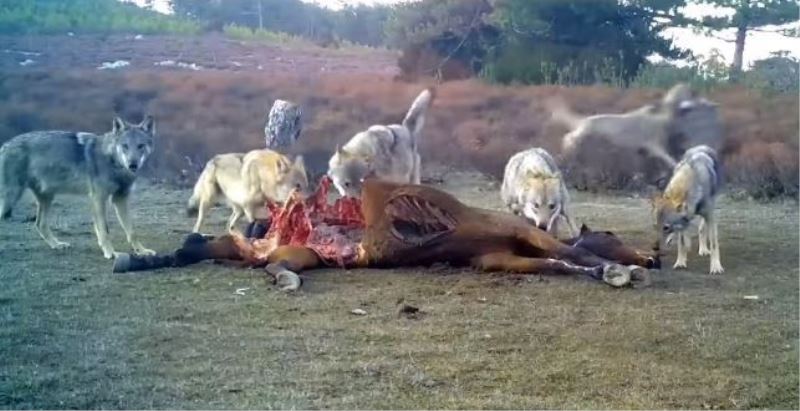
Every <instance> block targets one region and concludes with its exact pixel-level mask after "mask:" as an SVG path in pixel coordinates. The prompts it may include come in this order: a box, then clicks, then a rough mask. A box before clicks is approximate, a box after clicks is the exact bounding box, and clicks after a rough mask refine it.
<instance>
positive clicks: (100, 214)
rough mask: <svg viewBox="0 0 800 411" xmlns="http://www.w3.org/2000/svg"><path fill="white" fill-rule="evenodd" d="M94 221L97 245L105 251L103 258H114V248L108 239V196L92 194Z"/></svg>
mask: <svg viewBox="0 0 800 411" xmlns="http://www.w3.org/2000/svg"><path fill="white" fill-rule="evenodd" d="M90 197H91V199H92V200H91V201H92V221H93V222H94V233H95V234H96V235H97V244H98V245H99V246H100V249H101V250H103V257H105V258H109V259H110V258H114V246H113V245H112V244H111V240H109V239H108V222H107V221H106V205H107V203H108V196H106V195H102V194H98V193H96V192H92V193H91V194H90Z"/></svg>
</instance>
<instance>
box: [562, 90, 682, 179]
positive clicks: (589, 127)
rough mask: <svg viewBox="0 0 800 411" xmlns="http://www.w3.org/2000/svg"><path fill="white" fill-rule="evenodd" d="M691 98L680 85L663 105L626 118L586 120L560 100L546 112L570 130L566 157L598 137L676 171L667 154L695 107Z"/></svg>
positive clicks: (566, 137) (564, 149)
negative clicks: (677, 125)
mask: <svg viewBox="0 0 800 411" xmlns="http://www.w3.org/2000/svg"><path fill="white" fill-rule="evenodd" d="M692 98H694V94H693V93H692V91H691V90H690V89H689V87H688V86H687V85H685V84H678V85H676V86H674V87H673V88H672V89H670V90H669V91H668V92H667V94H665V95H664V97H663V98H662V100H661V102H660V104H657V105H647V106H644V107H641V108H638V109H636V110H633V111H629V112H627V113H623V114H596V115H593V116H586V117H584V116H581V115H579V114H576V113H575V112H573V111H572V110H571V109H570V108H569V107H568V106H567V104H566V103H565V102H564V101H563V100H561V99H552V100H549V101H548V102H547V108H548V109H549V110H550V112H551V118H552V119H553V120H555V121H556V122H559V123H561V124H564V125H566V126H567V127H568V128H569V129H570V131H569V133H567V134H566V135H564V139H563V142H562V153H563V154H565V155H570V154H571V153H572V152H573V151H574V150H575V149H576V148H577V147H578V146H579V145H580V144H581V143H582V142H583V140H584V139H586V138H587V137H588V136H596V137H602V138H605V139H606V140H607V141H608V142H610V143H611V144H613V145H616V146H618V147H625V148H631V149H637V150H638V149H641V150H645V151H646V152H648V153H650V154H651V155H653V156H655V157H658V158H660V159H662V160H663V161H664V162H666V163H667V164H668V165H669V166H670V167H674V166H675V164H676V162H675V159H674V158H672V156H671V155H670V154H669V151H668V144H669V133H670V130H671V129H672V126H673V122H674V121H675V120H676V119H677V118H678V116H680V115H681V114H682V113H685V112H686V111H687V110H691V108H692V107H693V106H692V105H691V104H687V101H689V100H690V99H692Z"/></svg>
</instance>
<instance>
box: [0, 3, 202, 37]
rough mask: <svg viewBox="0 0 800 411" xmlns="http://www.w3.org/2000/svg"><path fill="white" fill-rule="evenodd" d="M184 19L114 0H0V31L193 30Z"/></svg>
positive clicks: (142, 31) (193, 24) (192, 24)
mask: <svg viewBox="0 0 800 411" xmlns="http://www.w3.org/2000/svg"><path fill="white" fill-rule="evenodd" d="M199 29H200V26H199V25H198V24H197V23H195V22H193V21H191V20H187V19H181V18H177V17H174V16H167V15H163V14H159V13H157V12H154V11H151V10H145V9H142V8H139V7H137V6H135V5H133V4H126V3H121V2H119V1H115V0H70V1H56V0H24V1H4V2H2V3H0V33H7V34H9V33H10V34H16V33H23V34H24V33H45V34H51V33H65V32H68V31H72V32H76V33H95V32H130V33H134V32H135V33H178V34H193V33H197V32H198V31H199Z"/></svg>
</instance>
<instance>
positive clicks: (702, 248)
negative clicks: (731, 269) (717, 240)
mask: <svg viewBox="0 0 800 411" xmlns="http://www.w3.org/2000/svg"><path fill="white" fill-rule="evenodd" d="M706 220H707V217H702V219H701V220H700V226H699V227H698V228H697V235H698V241H697V242H698V243H699V246H698V249H697V254H698V255H710V254H711V250H710V249H709V248H708V223H707V222H706Z"/></svg>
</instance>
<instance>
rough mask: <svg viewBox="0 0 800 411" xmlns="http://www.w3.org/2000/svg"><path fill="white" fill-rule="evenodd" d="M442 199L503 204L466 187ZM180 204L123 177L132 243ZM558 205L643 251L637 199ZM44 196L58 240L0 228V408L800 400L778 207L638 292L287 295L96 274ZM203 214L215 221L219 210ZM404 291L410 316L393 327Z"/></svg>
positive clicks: (792, 228)
mask: <svg viewBox="0 0 800 411" xmlns="http://www.w3.org/2000/svg"><path fill="white" fill-rule="evenodd" d="M448 180H449V181H456V180H454V179H449V178H448ZM448 189H450V190H452V191H453V192H455V193H456V194H457V195H458V196H459V197H460V198H462V199H463V200H464V201H465V202H468V203H470V204H477V205H482V206H487V207H499V201H498V199H497V197H498V193H497V191H496V189H494V188H489V187H488V186H486V185H485V184H483V183H481V182H478V181H477V180H475V179H465V180H464V182H463V184H461V183H459V184H458V185H451V186H448ZM188 194H189V193H188V192H187V191H174V190H171V189H166V188H163V187H159V186H150V185H146V184H143V185H141V186H140V187H139V191H138V193H137V195H136V198H135V200H134V202H133V204H132V209H133V210H134V212H135V215H136V218H135V222H136V225H137V227H139V231H141V233H142V236H143V238H144V242H145V244H146V245H147V246H149V247H152V248H156V249H159V250H162V251H167V250H171V249H173V248H175V247H176V245H177V244H178V242H179V241H180V240H181V239H182V237H183V236H184V235H185V234H186V233H187V232H188V230H189V229H190V227H191V225H192V224H193V221H191V220H189V219H187V218H185V217H183V213H182V207H183V204H184V201H185V199H186V197H187V196H188ZM575 197H577V198H576V199H575V203H576V205H575V207H574V208H575V210H576V216H577V218H578V220H579V221H585V222H587V223H589V224H590V225H592V226H595V227H597V228H604V229H613V230H616V231H617V232H618V233H619V234H620V235H622V236H623V237H624V238H626V239H628V240H629V241H631V242H633V243H635V244H640V245H644V244H647V243H648V239H649V238H650V236H649V227H650V222H649V209H648V206H647V204H646V201H645V200H640V199H630V198H621V197H607V196H599V197H598V196H586V195H582V194H577V195H576V196H575ZM57 202H58V204H57V210H56V213H55V214H56V216H55V217H56V218H55V221H56V223H57V226H58V227H61V229H60V230H58V231H56V233H57V234H58V235H60V236H61V238H62V239H63V240H66V241H70V242H72V243H73V248H72V249H69V250H65V251H51V250H49V249H47V248H46V246H45V245H44V242H43V241H42V240H41V239H39V238H38V236H37V235H36V234H35V232H34V230H33V227H32V224H31V223H22V222H21V220H22V218H24V217H25V216H28V215H32V213H33V209H32V208H31V207H30V204H28V201H23V202H21V203H20V205H19V207H18V209H17V210H16V215H15V217H14V219H13V220H12V221H11V222H3V223H2V224H0V229H1V230H2V233H3V235H2V237H1V238H2V239H1V240H0V241H2V244H0V261H2V262H3V264H2V268H1V269H0V281H2V283H3V286H4V287H3V288H2V290H0V364H2V367H0V406H1V407H3V408H185V409H197V408H203V409H207V408H226V409H228V408H230V409H243V408H261V409H264V408H395V409H403V408H595V409H602V408H693V409H700V408H785V409H797V408H798V406H800V404H798V288H797V284H798V225H797V224H798V212H797V205H796V203H786V204H777V203H776V204H770V205H764V204H755V203H746V202H738V201H732V200H728V199H725V200H723V201H722V202H721V205H720V208H721V211H720V219H721V228H720V233H721V236H722V237H721V245H722V262H723V265H724V266H725V268H726V273H725V274H724V275H722V276H710V275H708V274H707V273H706V272H707V269H708V259H707V258H706V257H698V256H697V255H696V252H695V253H694V254H692V255H690V258H689V266H690V271H681V272H678V271H673V270H671V269H665V270H662V271H661V272H659V273H655V275H654V278H655V283H654V286H653V287H652V288H650V289H647V290H643V291H636V290H614V289H611V288H609V287H606V286H603V285H601V284H598V283H594V282H590V281H588V280H583V279H576V278H563V277H547V276H538V275H531V276H520V275H483V274H477V273H474V272H472V271H471V270H467V269H465V270H455V269H442V268H438V269H398V270H380V271H379V270H349V271H341V270H319V271H312V272H308V273H305V274H304V277H305V280H306V281H305V284H304V286H303V288H302V289H301V291H300V292H298V293H297V294H294V295H287V294H283V293H281V292H279V291H277V290H276V289H275V288H274V287H273V286H271V285H270V284H269V282H268V281H267V280H266V279H265V276H264V275H263V273H262V272H261V271H258V270H242V269H232V268H226V267H222V266H218V265H213V264H210V263H208V264H200V265H196V266H192V267H186V268H182V269H173V270H165V271H158V272H153V273H138V274H126V275H112V274H111V273H110V266H111V264H110V262H109V261H106V260H103V258H102V256H101V253H100V251H99V249H98V247H97V245H96V241H95V239H94V236H93V235H92V234H91V230H92V228H91V225H90V223H89V215H88V211H86V206H85V200H84V199H80V198H79V199H69V198H61V199H59V200H57ZM212 216H213V219H212V223H211V225H210V226H208V230H209V231H211V230H213V231H215V232H219V231H221V230H222V227H223V221H224V220H225V218H226V217H227V211H226V210H221V209H220V210H215V211H214V212H213V214H212ZM111 230H112V238H113V240H114V243H115V245H116V246H117V247H118V248H119V249H120V250H128V247H127V246H126V245H125V244H124V239H123V237H122V236H121V235H120V230H119V228H118V226H117V225H116V224H112V227H111ZM695 243H696V242H695ZM673 258H674V252H673V253H672V254H671V255H670V257H668V258H667V260H666V262H667V264H669V263H671V262H672V261H673ZM246 287H247V288H249V290H247V291H246V292H245V294H246V295H244V296H239V295H235V294H234V292H235V290H236V289H237V288H246ZM744 295H758V296H759V300H757V301H749V300H745V299H743V296H744ZM401 300H402V301H403V302H404V303H407V304H411V305H414V306H417V307H419V308H421V309H422V310H423V311H424V312H425V314H424V315H423V316H422V317H421V318H420V319H408V318H404V317H400V316H398V314H397V309H398V302H399V301H401ZM354 308H362V309H364V310H366V311H367V315H366V316H354V315H351V314H349V312H350V311H351V310H352V309H354Z"/></svg>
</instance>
